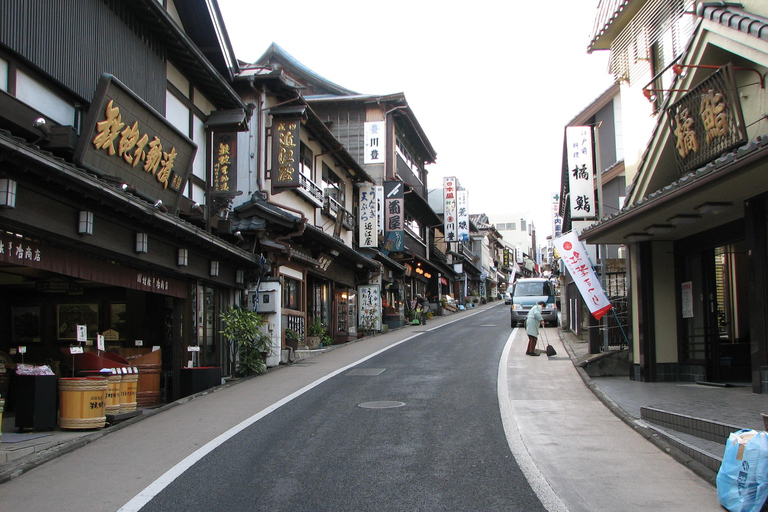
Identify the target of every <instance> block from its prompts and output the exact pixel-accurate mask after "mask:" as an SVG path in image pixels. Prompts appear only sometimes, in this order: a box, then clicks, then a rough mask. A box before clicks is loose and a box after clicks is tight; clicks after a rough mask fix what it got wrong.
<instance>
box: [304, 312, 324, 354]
mask: <svg viewBox="0 0 768 512" xmlns="http://www.w3.org/2000/svg"><path fill="white" fill-rule="evenodd" d="M325 336H326V331H325V326H323V321H322V320H321V319H320V318H319V317H318V318H314V319H313V320H312V321H311V322H310V323H309V325H307V338H306V342H307V347H309V348H310V349H316V348H320V343H322V342H323V338H324V337H325Z"/></svg>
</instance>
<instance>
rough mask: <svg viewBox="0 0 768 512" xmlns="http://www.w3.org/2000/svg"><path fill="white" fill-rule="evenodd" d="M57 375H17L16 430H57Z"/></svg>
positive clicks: (15, 388)
mask: <svg viewBox="0 0 768 512" xmlns="http://www.w3.org/2000/svg"><path fill="white" fill-rule="evenodd" d="M58 382H59V378H58V377H57V376H56V375H16V376H14V379H13V384H14V392H15V394H16V397H15V398H16V428H18V429H34V430H38V429H47V430H50V429H54V428H56V421H57V414H56V413H57V411H56V399H57V398H58Z"/></svg>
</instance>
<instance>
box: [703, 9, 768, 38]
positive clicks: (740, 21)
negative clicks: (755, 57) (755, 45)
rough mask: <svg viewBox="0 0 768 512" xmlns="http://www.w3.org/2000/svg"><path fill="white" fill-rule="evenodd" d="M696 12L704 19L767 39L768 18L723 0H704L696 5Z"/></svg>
mask: <svg viewBox="0 0 768 512" xmlns="http://www.w3.org/2000/svg"><path fill="white" fill-rule="evenodd" d="M696 14H697V15H698V16H701V17H702V18H704V19H707V20H710V21H714V22H716V23H719V24H721V25H723V26H726V27H730V28H732V29H735V30H738V31H739V32H744V33H745V34H749V35H751V36H754V37H756V38H758V39H762V40H763V41H768V19H767V18H763V17H761V16H757V15H755V14H752V13H749V12H747V11H745V10H744V9H742V8H740V7H737V6H735V5H734V4H728V3H723V2H704V3H701V4H699V5H698V6H697V7H696Z"/></svg>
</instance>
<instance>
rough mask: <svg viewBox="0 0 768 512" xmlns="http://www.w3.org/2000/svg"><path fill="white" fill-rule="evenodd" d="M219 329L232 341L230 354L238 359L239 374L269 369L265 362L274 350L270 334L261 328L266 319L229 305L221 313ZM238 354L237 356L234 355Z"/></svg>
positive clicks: (245, 374)
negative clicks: (220, 326) (221, 325)
mask: <svg viewBox="0 0 768 512" xmlns="http://www.w3.org/2000/svg"><path fill="white" fill-rule="evenodd" d="M221 322H222V324H223V327H224V328H223V329H222V330H221V331H219V332H220V333H221V334H223V335H224V337H225V338H227V340H229V343H230V354H231V355H232V356H233V357H232V359H233V361H234V360H235V359H236V360H237V374H238V375H239V376H243V377H247V376H249V375H256V374H259V373H264V372H266V371H267V364H266V362H265V360H266V356H268V355H269V354H270V352H271V350H272V341H271V339H270V338H269V335H268V334H266V333H265V332H264V331H262V330H261V328H262V326H263V325H264V319H263V318H262V317H261V316H259V315H257V314H256V313H255V312H253V311H250V310H248V309H244V308H240V307H236V306H229V307H228V309H227V311H225V312H224V313H223V314H222V315H221ZM235 354H236V358H235V357H234V356H235Z"/></svg>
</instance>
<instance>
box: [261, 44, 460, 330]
mask: <svg viewBox="0 0 768 512" xmlns="http://www.w3.org/2000/svg"><path fill="white" fill-rule="evenodd" d="M258 64H260V65H263V66H266V67H269V68H271V69H275V70H280V71H282V72H284V73H285V74H286V75H288V76H290V77H291V78H292V79H293V80H294V81H295V82H296V83H297V85H300V86H301V91H302V96H303V97H304V98H305V100H306V101H307V103H308V104H309V105H310V106H311V107H312V109H313V110H314V111H315V112H317V115H318V117H319V118H320V119H321V121H322V122H323V123H324V124H325V125H326V126H328V128H329V130H330V131H331V132H332V133H333V134H334V135H335V136H336V137H337V138H338V140H339V141H340V142H341V143H342V144H343V145H344V147H345V149H346V150H347V151H348V152H349V154H350V155H351V156H352V157H353V158H354V159H355V160H356V161H357V162H358V164H359V165H360V166H361V167H362V168H363V169H365V171H366V173H367V174H369V175H370V176H371V177H372V178H373V181H374V183H375V185H376V186H378V187H381V188H382V190H383V193H384V195H385V196H386V197H387V199H385V202H386V201H392V202H393V205H395V207H396V208H400V207H402V214H400V213H398V215H396V216H393V217H392V218H390V217H389V216H388V215H389V214H388V213H386V212H387V211H388V210H387V206H386V204H385V219H384V223H385V225H386V226H387V227H386V228H385V231H384V233H382V234H381V235H380V238H379V235H378V234H376V236H375V237H373V238H374V240H373V243H371V244H370V245H366V244H364V243H360V244H359V245H360V250H361V251H365V252H367V253H369V254H371V255H373V257H374V258H375V259H376V260H377V261H380V262H381V263H382V265H383V272H382V276H383V278H382V285H381V286H382V290H383V292H384V297H383V300H385V301H387V303H388V304H389V305H390V306H389V307H390V308H391V309H390V313H391V315H397V316H398V318H399V320H400V321H402V320H403V319H404V316H405V315H406V313H407V310H408V309H409V308H410V305H411V304H412V303H413V300H414V299H415V296H416V295H417V294H422V295H425V296H429V297H430V298H433V297H436V296H437V293H438V283H442V282H441V281H440V279H441V278H442V279H445V281H446V282H447V283H448V284H446V285H445V286H447V287H448V288H451V287H452V283H453V281H454V280H455V279H456V276H457V274H456V273H455V272H454V271H453V268H452V266H451V265H449V264H448V263H447V260H446V257H445V254H443V253H442V252H441V251H439V250H438V249H437V247H436V246H435V238H434V227H435V226H439V225H440V224H441V220H440V218H439V217H438V216H437V215H436V214H435V212H434V211H433V210H432V209H431V208H430V206H429V202H428V195H427V191H428V189H427V175H428V172H427V169H426V165H427V164H430V163H434V162H435V158H436V156H437V155H436V152H435V150H434V149H433V148H432V145H431V143H430V142H429V139H428V138H427V136H426V134H425V133H424V131H423V129H422V128H421V125H420V124H419V122H418V120H417V118H416V116H415V114H414V113H413V111H412V110H411V108H410V106H409V105H408V102H407V100H406V98H405V95H404V94H402V93H397V94H391V95H365V94H358V93H356V92H354V91H350V90H349V89H346V88H344V87H341V86H339V85H336V84H334V83H332V82H330V81H328V80H326V79H325V78H323V77H320V76H319V75H317V74H316V73H314V72H313V71H311V70H309V69H308V68H306V67H305V66H304V65H302V64H301V63H300V62H298V61H297V60H296V59H295V58H293V57H292V56H291V55H289V54H288V53H287V52H285V51H284V50H283V49H282V48H280V47H279V46H278V45H276V44H273V45H272V46H270V48H269V49H268V50H267V51H266V52H265V53H264V55H262V57H261V58H260V59H259V61H258ZM389 211H392V210H389ZM393 221H397V222H396V223H395V224H393ZM401 269H402V270H401ZM392 322H393V324H394V323H396V322H395V321H394V319H393V320H392Z"/></svg>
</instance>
